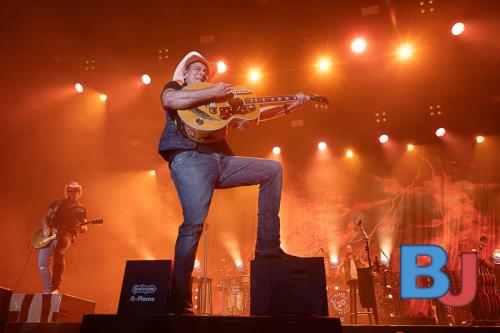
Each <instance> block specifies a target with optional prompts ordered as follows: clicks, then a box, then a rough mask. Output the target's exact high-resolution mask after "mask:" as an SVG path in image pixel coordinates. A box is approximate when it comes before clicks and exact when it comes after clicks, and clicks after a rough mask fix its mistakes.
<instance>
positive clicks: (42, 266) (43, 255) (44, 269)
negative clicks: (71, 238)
mask: <svg viewBox="0 0 500 333" xmlns="http://www.w3.org/2000/svg"><path fill="white" fill-rule="evenodd" d="M56 245H57V240H53V241H52V242H50V244H49V245H48V246H46V247H42V248H41V249H39V250H38V269H39V270H40V277H41V278H42V282H43V293H44V294H50V292H51V290H50V283H51V282H52V272H51V270H50V257H51V256H52V253H53V252H54V250H55V248H56Z"/></svg>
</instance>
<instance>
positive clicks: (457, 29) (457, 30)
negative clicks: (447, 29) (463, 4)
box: [451, 22, 465, 36]
mask: <svg viewBox="0 0 500 333" xmlns="http://www.w3.org/2000/svg"><path fill="white" fill-rule="evenodd" d="M464 31H465V24H463V23H462V22H457V23H455V24H454V25H453V27H451V33H452V34H453V35H455V36H460V35H461V34H463V33H464Z"/></svg>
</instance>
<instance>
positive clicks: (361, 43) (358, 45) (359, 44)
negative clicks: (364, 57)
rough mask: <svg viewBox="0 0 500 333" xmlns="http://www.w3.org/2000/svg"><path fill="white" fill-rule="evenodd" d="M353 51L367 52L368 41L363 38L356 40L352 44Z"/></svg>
mask: <svg viewBox="0 0 500 333" xmlns="http://www.w3.org/2000/svg"><path fill="white" fill-rule="evenodd" d="M351 50H352V52H354V53H361V52H363V51H364V50H366V41H365V40H364V39H363V38H360V37H358V38H356V39H355V40H353V41H352V43H351Z"/></svg>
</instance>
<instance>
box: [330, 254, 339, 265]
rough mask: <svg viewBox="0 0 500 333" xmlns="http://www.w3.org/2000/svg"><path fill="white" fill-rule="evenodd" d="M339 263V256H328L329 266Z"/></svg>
mask: <svg viewBox="0 0 500 333" xmlns="http://www.w3.org/2000/svg"><path fill="white" fill-rule="evenodd" d="M338 265H339V257H338V256H336V255H332V256H331V257H330V266H332V267H337V266H338Z"/></svg>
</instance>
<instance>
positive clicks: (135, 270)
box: [118, 260, 172, 314]
mask: <svg viewBox="0 0 500 333" xmlns="http://www.w3.org/2000/svg"><path fill="white" fill-rule="evenodd" d="M171 269H172V261H171V260H129V261H127V264H126V265H125V274H124V275H123V283H122V290H121V293H120V303H119V304H118V314H140V313H158V314H161V313H167V310H168V305H169V304H168V303H169V290H170V278H171Z"/></svg>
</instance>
